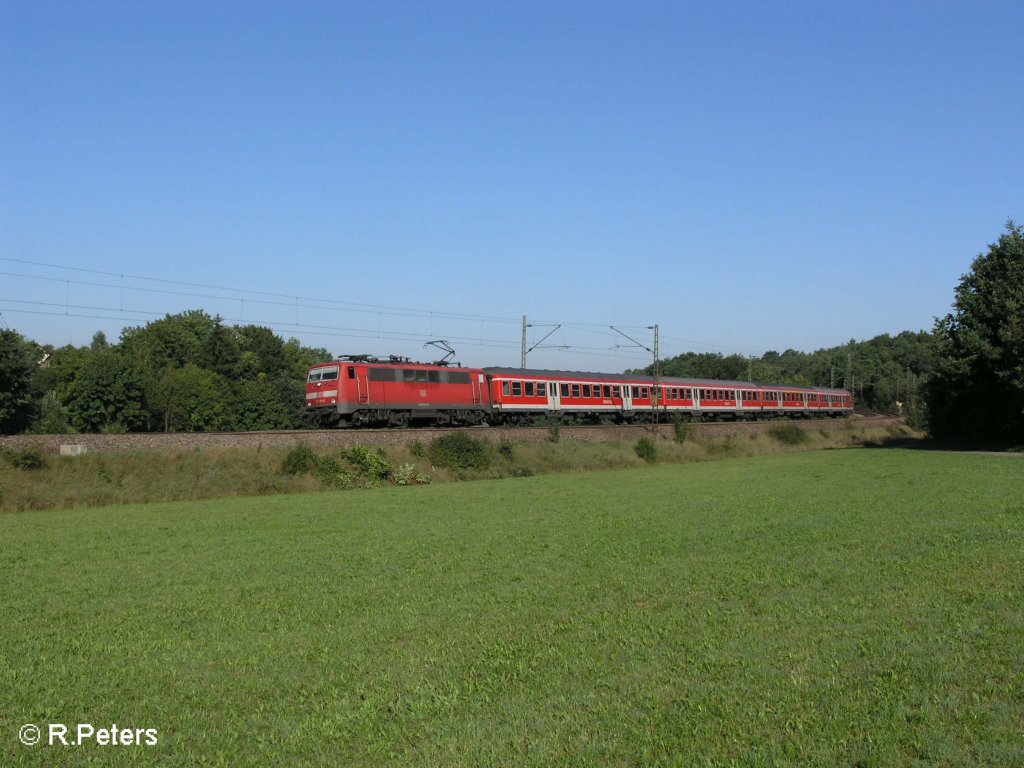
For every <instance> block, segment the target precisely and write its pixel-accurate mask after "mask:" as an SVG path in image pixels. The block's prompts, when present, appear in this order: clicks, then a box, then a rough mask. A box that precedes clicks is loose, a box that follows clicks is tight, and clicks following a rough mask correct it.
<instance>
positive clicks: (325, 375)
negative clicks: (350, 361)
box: [306, 365, 340, 384]
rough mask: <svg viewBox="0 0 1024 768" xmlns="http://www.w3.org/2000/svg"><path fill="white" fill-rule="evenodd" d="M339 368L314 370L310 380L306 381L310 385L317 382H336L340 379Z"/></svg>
mask: <svg viewBox="0 0 1024 768" xmlns="http://www.w3.org/2000/svg"><path fill="white" fill-rule="evenodd" d="M339 367H340V366H337V365H327V366H324V367H323V368H314V369H313V370H311V371H310V372H309V378H308V379H307V380H306V381H307V382H309V383H310V384H313V383H315V382H317V381H335V380H336V379H337V378H338V370H339Z"/></svg>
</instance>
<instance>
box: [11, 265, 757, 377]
mask: <svg viewBox="0 0 1024 768" xmlns="http://www.w3.org/2000/svg"><path fill="white" fill-rule="evenodd" d="M0 261H3V262H8V263H12V264H27V265H31V266H34V267H42V268H46V269H56V270H64V271H66V272H74V273H80V274H86V275H99V276H104V277H116V278H118V282H116V283H108V282H98V281H91V280H83V279H75V278H70V277H52V276H48V275H33V274H25V273H21V272H0V275H4V276H8V277H16V278H22V279H29V280H38V281H44V282H51V283H58V284H59V283H63V284H64V286H65V301H64V302H63V303H58V302H50V303H47V302H25V301H23V300H8V301H11V302H17V303H22V304H35V305H36V306H53V307H56V306H63V307H65V312H63V313H56V312H52V313H51V312H39V311H36V312H30V314H42V315H47V314H49V315H53V316H59V315H61V314H62V315H64V316H72V315H71V313H70V310H71V309H79V310H87V311H91V312H117V313H118V316H116V317H111V316H107V315H88V314H85V315H83V314H81V313H76V314H75V315H74V316H75V317H85V318H94V319H103V320H115V321H117V320H120V321H134V322H145V320H141V319H139V318H129V317H126V316H125V315H124V313H125V312H132V313H133V314H139V313H141V314H146V315H150V316H159V315H162V314H166V313H162V312H151V311H147V310H139V309H126V308H125V293H126V292H138V293H146V294H159V295H167V296H179V297H183V298H195V299H205V300H216V301H228V302H238V304H239V310H240V315H241V317H240V318H238V322H242V323H252V322H254V320H253V319H252V318H251V317H250V318H246V317H245V314H246V313H245V304H246V302H248V303H249V304H250V305H259V306H268V307H281V308H287V309H290V310H294V311H295V313H296V322H295V323H294V324H288V325H289V326H290V327H294V328H296V329H304V330H308V331H315V329H317V328H321V329H322V330H321V331H320V332H322V333H325V334H328V333H333V332H335V331H337V332H339V333H340V332H348V333H368V334H373V335H372V336H370V338H374V337H379V334H381V333H382V331H381V330H380V329H378V330H377V331H372V330H370V329H348V328H342V327H338V326H312V325H306V324H302V323H299V322H298V313H299V311H300V310H312V311H328V312H350V313H358V314H364V315H366V314H369V315H373V314H375V315H377V316H378V318H380V317H404V318H415V319H421V320H422V319H426V320H429V321H430V323H431V325H432V323H433V321H435V320H451V321H457V322H474V323H476V322H479V323H481V324H484V323H496V324H518V323H519V320H518V319H515V318H507V317H500V316H493V315H474V314H468V313H457V312H448V311H435V310H426V309H416V308H409V307H395V306H390V305H383V304H369V303H362V302H351V301H342V300H338V299H324V298H320V297H314V296H301V295H291V294H285V293H278V292H272V291H260V290H255V289H249V288H238V287H235V286H224V285H215V284H210V283H199V282H190V281H184V280H171V279H167V278H159V277H150V276H147V275H135V274H130V273H119V272H111V271H107V270H100V269H93V268H89V267H75V266H67V265H62V264H54V263H48V262H36V261H30V260H27V259H17V258H12V257H5V256H0ZM126 279H127V280H134V281H144V282H149V283H156V284H158V285H166V286H180V287H185V288H196V289H202V290H204V291H220V292H223V293H226V294H235V295H218V294H209V293H200V292H198V291H184V290H172V289H171V288H155V287H145V286H139V285H129V284H126V283H125V280H126ZM72 285H74V286H85V287H90V288H104V289H110V290H115V291H118V292H120V307H119V308H117V309H115V308H110V307H93V306H85V305H72V304H71V303H70V299H69V294H70V287H71V286H72ZM252 297H263V298H252ZM10 311H19V310H10ZM21 311H25V310H21ZM536 324H537V325H561V326H562V327H563V328H565V329H568V330H574V331H577V332H580V333H585V334H589V335H592V336H598V337H600V338H603V339H614V337H613V336H611V335H610V334H609V333H608V327H609V326H608V324H607V323H588V322H578V321H577V322H568V321H559V320H540V321H537V322H536ZM276 325H278V326H280V325H281V324H280V323H276ZM617 327H620V328H624V329H626V330H631V331H637V332H641V331H643V330H644V329H645V328H646V326H631V325H626V324H618V325H617ZM383 333H385V334H390V335H391V338H394V339H396V340H401V339H402V338H403V336H402V335H401V334H402V333H403V332H383ZM435 335H436V332H435V331H434V329H433V327H431V329H430V333H429V334H427V336H430V337H431V338H432V337H434V336H435ZM423 338H425V336H422V335H418V334H414V333H411V332H409V333H406V334H405V336H404V339H405V340H410V341H412V340H422V339H423ZM663 338H664V340H665V341H669V342H674V344H673V346H675V345H679V346H689V347H691V348H692V347H694V346H698V347H705V348H708V349H711V350H717V349H721V350H735V351H741V352H744V353H752V352H753V351H752V350H741V349H739V348H732V347H728V346H726V345H722V344H712V343H708V342H702V341H697V340H692V339H680V338H676V337H668V336H666V337H663ZM484 341H485V340H484V339H483V337H482V334H481V337H480V340H479V342H477V340H476V338H474V339H473V343H476V344H478V345H479V344H483V342H484ZM487 341H494V342H497V343H499V344H500V345H501V347H502V348H504V346H505V345H506V343H507V342H505V341H504V340H501V341H500V342H498V340H487ZM612 346H613V345H611V344H609V345H608V346H607V347H596V346H595V347H588V346H580V345H566V346H565V351H570V350H573V351H575V352H578V353H588V354H594V355H602V356H606V357H618V356H619V355H608V354H607V352H608V350H609V349H611V348H612Z"/></svg>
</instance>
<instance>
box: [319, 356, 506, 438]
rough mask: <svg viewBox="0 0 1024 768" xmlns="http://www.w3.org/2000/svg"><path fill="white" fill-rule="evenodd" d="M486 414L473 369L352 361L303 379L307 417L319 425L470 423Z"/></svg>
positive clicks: (479, 377) (479, 375)
mask: <svg viewBox="0 0 1024 768" xmlns="http://www.w3.org/2000/svg"><path fill="white" fill-rule="evenodd" d="M489 412H490V402H489V398H488V392H487V384H486V381H485V376H484V374H483V372H482V371H480V370H478V369H473V368H450V367H448V366H443V365H427V364H424V363H413V362H409V361H407V360H401V359H393V360H391V361H388V362H383V361H380V360H377V359H375V358H371V357H353V358H347V359H341V360H338V361H336V362H331V363H321V364H320V365H315V366H313V367H312V368H310V369H309V373H308V375H307V377H306V413H307V417H308V419H309V420H310V421H311V422H312V423H314V424H317V425H320V426H331V427H334V426H393V427H401V426H406V425H408V424H412V423H415V422H429V423H432V424H464V425H470V424H480V423H482V422H483V421H485V420H486V418H487V414H488V413H489Z"/></svg>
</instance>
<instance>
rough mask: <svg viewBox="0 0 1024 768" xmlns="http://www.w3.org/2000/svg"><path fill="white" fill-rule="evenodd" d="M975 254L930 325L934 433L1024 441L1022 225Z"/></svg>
mask: <svg viewBox="0 0 1024 768" xmlns="http://www.w3.org/2000/svg"><path fill="white" fill-rule="evenodd" d="M1006 230H1007V231H1006V233H1005V234H1003V235H1002V236H1000V238H999V241H998V242H996V243H992V244H991V245H989V247H988V252H987V253H982V254H979V255H978V256H977V258H975V259H974V262H973V263H972V264H971V271H970V272H968V273H967V274H965V275H964V276H963V277H962V278H961V280H960V284H959V285H958V286H957V288H956V291H955V300H954V302H953V312H952V313H951V314H948V315H946V316H945V317H944V318H942V319H940V320H939V321H938V322H937V323H936V325H935V333H936V335H937V336H938V338H939V359H938V368H937V370H936V372H935V375H934V376H933V377H932V379H931V381H930V383H929V386H928V388H927V398H928V410H929V427H930V430H931V432H932V434H933V435H935V436H936V437H951V438H966V439H971V440H981V441H985V442H989V441H994V442H1000V443H1012V444H1020V443H1022V442H1024V230H1022V228H1021V227H1020V226H1019V225H1017V224H1014V223H1013V222H1012V221H1010V222H1008V223H1007V226H1006Z"/></svg>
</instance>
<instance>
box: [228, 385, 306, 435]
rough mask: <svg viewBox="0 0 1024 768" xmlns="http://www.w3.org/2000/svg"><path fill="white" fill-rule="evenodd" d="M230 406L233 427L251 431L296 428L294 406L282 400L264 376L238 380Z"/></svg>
mask: <svg viewBox="0 0 1024 768" xmlns="http://www.w3.org/2000/svg"><path fill="white" fill-rule="evenodd" d="M303 391H305V389H303ZM231 405H232V410H233V411H234V413H233V419H232V420H233V422H234V424H233V426H234V428H235V429H239V430H245V431H250V432H251V431H255V430H262V429H292V428H294V427H295V423H294V419H293V413H292V410H293V409H292V408H290V407H289V406H288V405H287V404H285V403H284V402H283V401H282V399H281V396H280V394H279V393H278V391H277V389H276V388H275V387H274V385H273V383H271V382H270V381H268V380H267V379H266V378H258V379H255V380H252V381H241V382H238V383H237V384H236V385H235V386H234V388H233V399H232V402H231Z"/></svg>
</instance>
